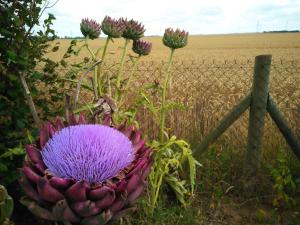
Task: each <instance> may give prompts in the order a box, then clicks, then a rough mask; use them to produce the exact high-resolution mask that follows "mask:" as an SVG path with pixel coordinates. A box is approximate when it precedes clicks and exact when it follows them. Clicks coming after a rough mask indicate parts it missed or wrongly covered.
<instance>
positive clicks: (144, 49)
mask: <svg viewBox="0 0 300 225" xmlns="http://www.w3.org/2000/svg"><path fill="white" fill-rule="evenodd" d="M151 48H152V43H150V42H148V41H143V40H135V41H133V44H132V50H133V51H134V52H135V53H136V54H138V55H140V56H141V55H149V53H150V52H151Z"/></svg>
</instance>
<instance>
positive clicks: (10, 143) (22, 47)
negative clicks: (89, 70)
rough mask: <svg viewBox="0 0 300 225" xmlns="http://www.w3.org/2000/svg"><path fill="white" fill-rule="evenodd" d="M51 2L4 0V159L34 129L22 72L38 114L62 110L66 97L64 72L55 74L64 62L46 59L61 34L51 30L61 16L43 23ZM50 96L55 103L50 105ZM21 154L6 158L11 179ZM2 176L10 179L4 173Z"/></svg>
mask: <svg viewBox="0 0 300 225" xmlns="http://www.w3.org/2000/svg"><path fill="white" fill-rule="evenodd" d="M44 3H45V4H44ZM46 3H47V1H46V0H37V1H31V0H18V1H9V0H1V1H0V74H1V79H0V127H1V129H0V155H2V157H4V156H6V155H7V154H11V153H12V149H18V148H19V147H16V146H19V143H20V142H22V140H23V139H24V138H25V135H24V134H26V132H27V130H28V129H33V128H34V123H33V118H32V115H31V112H30V108H29V106H28V104H27V100H26V97H25V95H24V93H25V92H24V84H23V85H22V82H21V76H23V77H24V79H25V82H26V84H27V86H28V88H29V93H27V94H30V95H31V97H32V98H33V100H34V102H35V104H36V106H37V109H38V112H43V114H41V115H40V116H42V117H43V118H45V117H48V116H52V115H54V114H57V111H59V110H61V109H59V106H60V104H57V102H59V101H61V100H62V97H60V96H62V95H61V92H60V91H59V89H58V85H57V79H58V74H57V73H55V69H56V68H57V67H58V64H57V63H55V62H53V61H51V60H49V59H47V58H45V54H46V53H47V52H48V50H49V44H50V42H49V41H52V40H54V38H55V33H54V30H53V29H51V26H52V23H53V20H54V19H55V17H54V16H53V15H52V14H49V15H48V17H47V18H46V19H45V20H44V21H43V22H42V23H41V24H40V22H39V20H40V17H41V14H42V12H43V9H44V7H45V6H46V5H47V4H46ZM38 25H40V28H39V27H38ZM58 48H59V44H58V43H57V44H56V45H55V47H54V48H53V49H52V51H57V50H58ZM50 50H51V49H50ZM38 65H43V72H42V73H41V72H37V71H36V70H35V69H36V67H37V66H38ZM54 84H55V85H54ZM40 87H41V88H40ZM49 100H51V101H52V104H45V103H47V102H48V101H49ZM53 106H54V107H53ZM50 109H51V110H50ZM7 149H9V150H7ZM6 151H8V153H6ZM20 156H21V155H18V154H14V158H15V159H16V161H14V163H12V161H10V160H8V162H5V163H2V162H1V164H0V165H1V169H2V171H3V170H8V171H10V172H9V173H8V174H7V175H6V177H5V179H6V181H5V182H9V181H12V180H14V179H15V178H16V176H15V174H16V173H17V172H16V168H17V167H19V166H20V162H21V160H18V159H20ZM2 161H3V160H2ZM10 176H11V177H10ZM0 179H1V182H4V181H3V180H2V179H3V177H2V176H1V178H0Z"/></svg>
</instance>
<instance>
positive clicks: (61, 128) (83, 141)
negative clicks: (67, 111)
mask: <svg viewBox="0 0 300 225" xmlns="http://www.w3.org/2000/svg"><path fill="white" fill-rule="evenodd" d="M108 124H109V123H108V120H106V121H105V122H104V123H103V124H101V125H100V124H88V123H86V122H85V118H84V116H83V115H80V116H79V118H78V119H77V118H76V117H75V116H74V115H71V117H70V119H69V123H67V122H63V121H62V120H61V119H59V118H58V119H56V121H55V122H54V123H46V124H45V125H44V126H43V127H42V128H41V131H40V136H39V140H38V141H37V143H36V144H30V145H27V146H26V152H27V159H26V160H25V162H24V165H23V167H22V169H21V173H22V176H21V178H20V180H19V182H20V185H21V186H22V188H23V190H24V192H25V193H26V195H27V196H24V197H23V198H22V199H21V202H22V203H23V204H24V205H26V206H27V207H28V209H29V210H30V211H31V212H32V213H33V214H35V215H36V216H39V217H41V218H43V219H47V220H53V221H67V222H69V223H71V224H84V225H98V224H106V223H107V222H109V221H110V220H116V219H118V218H120V217H121V216H122V215H124V214H126V213H127V212H129V211H131V210H134V209H135V207H134V205H135V202H136V201H137V199H138V198H139V197H140V196H141V195H142V193H143V191H144V188H145V185H146V179H147V176H148V174H149V172H150V170H151V164H152V161H151V149H150V148H148V147H146V146H145V141H144V140H143V139H142V138H141V133H140V132H139V131H138V130H136V129H135V128H134V127H132V126H129V127H126V126H125V125H121V126H118V127H112V126H108Z"/></svg>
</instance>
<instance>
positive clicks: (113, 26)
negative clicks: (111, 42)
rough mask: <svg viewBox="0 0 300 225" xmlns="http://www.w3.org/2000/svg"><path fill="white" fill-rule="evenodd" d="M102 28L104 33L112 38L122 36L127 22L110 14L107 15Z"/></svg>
mask: <svg viewBox="0 0 300 225" xmlns="http://www.w3.org/2000/svg"><path fill="white" fill-rule="evenodd" d="M101 28H102V31H103V33H104V34H106V35H107V36H108V37H110V38H119V37H121V36H122V34H123V32H124V29H125V24H124V23H123V21H122V19H118V20H116V19H112V18H111V17H109V16H106V17H105V18H104V19H103V21H102V24H101Z"/></svg>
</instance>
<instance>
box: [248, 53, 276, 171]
mask: <svg viewBox="0 0 300 225" xmlns="http://www.w3.org/2000/svg"><path fill="white" fill-rule="evenodd" d="M271 60H272V56H271V55H259V56H256V57H255V66H254V75H253V84H252V99H251V104H250V118H249V129H248V144H247V155H246V166H247V167H248V168H249V169H250V170H251V171H255V170H256V169H257V167H258V166H259V162H260V155H261V145H262V137H263V130H264V123H265V117H266V113H267V102H268V95H269V73H270V66H271Z"/></svg>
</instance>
